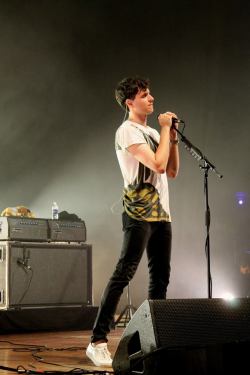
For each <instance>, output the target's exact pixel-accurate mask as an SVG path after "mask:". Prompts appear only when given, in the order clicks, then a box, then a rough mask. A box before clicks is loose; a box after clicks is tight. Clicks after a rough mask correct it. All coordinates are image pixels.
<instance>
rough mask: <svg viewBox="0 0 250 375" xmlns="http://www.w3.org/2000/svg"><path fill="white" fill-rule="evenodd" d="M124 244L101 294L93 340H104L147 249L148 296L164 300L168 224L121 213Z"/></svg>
mask: <svg viewBox="0 0 250 375" xmlns="http://www.w3.org/2000/svg"><path fill="white" fill-rule="evenodd" d="M122 222H123V231H124V238H123V245H122V251H121V255H120V259H119V261H118V263H117V265H116V268H115V271H114V273H113V275H112V277H111V278H110V280H109V283H108V285H107V286H106V289H105V290H104V293H103V295H102V299H101V304H100V307H99V310H98V314H97V318H96V321H95V324H94V327H93V336H92V337H91V341H92V342H96V341H98V340H105V341H108V340H107V334H108V333H109V332H110V326H111V324H112V322H113V319H114V315H115V312H116V308H117V305H118V303H119V300H120V297H121V295H122V292H123V289H124V288H125V287H126V286H127V285H128V283H129V281H130V280H131V279H132V278H133V276H134V274H135V272H136V270H137V267H138V265H139V263H140V260H141V258H142V255H143V252H144V250H145V249H146V250H147V258H148V269H149V290H148V298H149V299H165V298H166V292H167V286H168V284H169V277H170V258H171V240H172V230H171V223H169V222H166V221H160V222H146V221H139V220H135V219H132V218H131V217H130V216H128V215H127V214H126V213H125V212H124V213H123V214H122Z"/></svg>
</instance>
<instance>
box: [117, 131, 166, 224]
mask: <svg viewBox="0 0 250 375" xmlns="http://www.w3.org/2000/svg"><path fill="white" fill-rule="evenodd" d="M137 129H138V130H139V131H140V132H141V133H142V135H143V137H144V140H145V141H146V143H147V144H148V145H149V146H150V148H151V150H152V151H153V152H156V150H157V147H158V142H156V140H154V139H153V137H151V136H150V135H149V134H146V133H145V132H144V131H142V130H141V129H139V128H137ZM116 150H117V151H118V150H123V147H122V146H121V145H119V144H118V143H116ZM138 163H139V167H138V173H137V175H136V176H135V178H134V180H132V181H131V183H129V184H127V185H125V187H124V197H123V204H124V209H125V211H126V212H127V214H128V215H129V216H130V217H132V218H134V219H137V220H145V221H151V222H152V221H161V220H166V221H170V215H169V214H168V213H167V212H166V211H165V210H164V208H163V206H162V204H161V200H160V193H159V191H158V190H157V188H156V184H157V181H158V180H159V178H160V177H159V176H160V175H157V173H155V172H154V171H152V170H151V169H149V168H147V167H146V166H144V165H143V164H142V163H140V162H138Z"/></svg>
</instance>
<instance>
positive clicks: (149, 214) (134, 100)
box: [86, 77, 179, 366]
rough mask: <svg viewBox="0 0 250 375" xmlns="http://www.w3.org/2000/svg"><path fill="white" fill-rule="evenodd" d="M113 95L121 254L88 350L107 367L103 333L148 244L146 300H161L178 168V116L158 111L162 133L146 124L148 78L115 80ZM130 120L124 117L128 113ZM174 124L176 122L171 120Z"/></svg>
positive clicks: (150, 104) (150, 106)
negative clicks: (119, 118)
mask: <svg viewBox="0 0 250 375" xmlns="http://www.w3.org/2000/svg"><path fill="white" fill-rule="evenodd" d="M115 96H116V100H117V102H118V103H119V105H120V106H121V107H122V108H123V109H124V111H125V117H124V122H123V123H122V124H121V125H120V126H119V128H118V129H117V131H116V137H115V147H116V153H117V158H118V162H119V165H120V169H121V173H122V176H123V179H124V191H123V206H124V212H123V214H122V225H123V232H124V237H123V245H122V249H121V255H120V258H119V260H118V262H117V265H116V267H115V270H114V273H113V275H112V276H111V278H110V280H109V283H108V285H107V286H106V289H105V290H104V293H103V296H102V300H101V304H100V307H99V311H98V314H97V318H96V321H95V324H94V327H93V335H92V337H91V342H90V344H89V345H88V348H87V351H86V354H87V356H88V357H89V358H90V359H91V360H92V361H93V363H94V364H95V365H96V366H111V365H112V358H111V354H110V352H109V351H108V347H107V341H108V340H107V335H108V333H109V332H110V327H111V324H112V322H113V319H114V314H115V311H116V308H117V305H118V302H119V300H120V297H121V295H122V292H123V289H124V288H125V287H126V286H127V285H128V283H129V281H130V280H131V279H132V278H133V276H134V274H135V272H136V270H137V267H138V265H139V262H140V260H141V258H142V255H143V252H144V250H145V249H146V253H147V258H148V271H149V288H148V298H149V299H165V298H166V292H167V286H168V284H169V278H170V258H171V240H172V230H171V215H170V209H169V192H168V177H170V178H175V177H176V176H177V174H178V171H179V151H178V138H177V132H176V130H175V129H176V128H178V122H177V121H175V122H173V119H176V120H177V116H176V115H175V114H174V113H173V112H165V113H162V114H160V115H159V116H158V123H159V126H160V133H159V132H158V131H157V130H155V129H153V128H152V127H150V126H149V125H148V124H147V120H148V116H149V115H151V114H152V113H153V111H154V98H153V96H152V94H151V92H150V89H149V81H148V80H147V79H143V78H138V77H132V78H125V79H123V80H122V81H121V82H119V83H118V86H117V88H116V91H115ZM127 116H128V119H127V120H126V117H127ZM173 123H174V127H173V126H172V124H173Z"/></svg>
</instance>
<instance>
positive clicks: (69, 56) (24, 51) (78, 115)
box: [0, 0, 250, 305]
mask: <svg viewBox="0 0 250 375" xmlns="http://www.w3.org/2000/svg"><path fill="white" fill-rule="evenodd" d="M249 41H250V35H249V2H248V1H247V0H246V1H244V0H237V1H230V0H227V1H225V0H220V1H214V0H207V1H204V0H199V1H198V0H197V1H195V0H190V1H188V0H165V1H157V0H155V1H153V2H152V1H146V0H145V1H137V0H134V1H129V0H128V1H125V2H118V1H108V0H103V1H101V0H100V1H95V0H68V1H66V0H60V1H59V0H54V1H49V0H44V1H42V0H41V1H35V0H33V1H25V0H23V1H14V0H12V1H8V2H7V1H4V0H2V1H0V51H1V59H0V84H1V86H0V87H1V90H0V130H1V163H0V193H1V195H0V208H1V209H4V208H5V207H9V206H16V205H20V204H22V205H25V206H28V207H29V208H31V209H32V210H33V211H34V213H35V214H36V215H37V217H50V214H51V213H50V212H51V204H52V201H54V200H56V201H57V203H58V204H59V208H60V210H67V211H68V212H70V213H76V214H77V215H79V216H80V217H81V218H82V219H83V220H85V222H86V226H87V240H88V243H91V244H92V245H93V278H94V300H95V303H96V304H99V300H100V294H101V291H102V288H103V285H104V284H105V283H106V282H107V280H108V277H109V276H110V273H111V271H112V269H113V266H114V264H115V262H116V259H117V257H118V254H119V251H120V245H121V240H122V232H121V224H120V213H121V211H122V205H121V194H122V178H121V175H120V171H119V168H118V165H117V161H116V155H115V151H114V133H115V130H116V128H117V126H118V125H120V123H121V122H122V119H123V115H124V114H123V112H122V111H121V109H120V108H119V107H118V105H117V104H116V103H115V100H114V88H115V85H116V83H117V81H119V80H120V79H121V78H123V77H124V76H127V75H134V74H139V75H141V76H146V77H149V78H150V80H151V91H152V93H153V95H154V96H155V107H156V110H155V113H159V112H161V111H165V110H171V111H175V112H176V113H177V114H178V115H179V117H180V118H183V119H185V121H186V129H185V134H186V136H187V137H188V138H189V139H190V140H191V141H192V142H193V143H194V144H195V145H197V146H198V147H199V148H200V149H201V150H202V151H203V152H204V154H205V155H206V156H207V157H208V159H209V160H210V161H211V162H213V163H214V164H215V165H216V167H217V169H218V170H219V171H220V172H221V173H222V174H223V175H224V178H223V179H222V180H219V179H218V177H217V176H216V175H215V174H213V173H210V174H209V203H210V208H211V233H210V240H211V245H210V246H211V247H210V249H211V273H212V278H213V295H214V296H222V295H223V293H225V292H232V293H234V294H235V295H241V294H242V293H243V292H242V287H241V279H240V272H239V269H240V259H241V257H242V256H243V257H245V258H247V261H248V252H249V250H250V245H249V120H250V108H249V66H250V59H249ZM149 123H150V125H151V126H153V127H156V128H157V127H158V125H157V121H156V115H155V114H154V115H152V116H151V118H150V122H149ZM182 146H183V145H181V158H182V161H181V170H180V174H179V177H178V179H176V180H174V181H170V194H171V202H170V203H171V211H172V217H173V235H174V240H173V257H172V277H171V285H170V287H169V297H172V298H177V297H184V298H189V297H206V296H207V271H206V258H205V251H204V244H205V222H204V194H203V180H204V177H203V173H202V171H201V170H200V169H199V165H198V162H197V161H196V160H195V159H193V158H192V156H191V155H190V154H188V153H187V151H186V150H185V149H184V147H182ZM237 193H242V194H241V195H242V196H243V198H244V200H245V201H244V204H243V205H241V206H239V205H238V204H237V196H238V195H237ZM249 256H250V255H249ZM145 280H147V270H146V260H145V259H143V261H142V263H141V265H140V268H139V270H138V273H137V275H136V277H135V279H134V280H133V282H132V284H131V291H132V300H133V303H134V304H135V305H139V304H140V303H141V302H142V301H143V300H144V299H145V298H146V295H147V294H146V290H147V282H145ZM124 297H126V296H124ZM122 303H125V300H124V298H123V301H122Z"/></svg>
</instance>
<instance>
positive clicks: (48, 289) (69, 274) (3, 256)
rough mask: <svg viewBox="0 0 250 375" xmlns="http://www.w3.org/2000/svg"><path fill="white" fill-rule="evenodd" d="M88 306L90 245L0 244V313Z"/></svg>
mask: <svg viewBox="0 0 250 375" xmlns="http://www.w3.org/2000/svg"><path fill="white" fill-rule="evenodd" d="M91 304H92V246H91V245H88V244H57V243H32V242H14V241H13V242H12V241H5V242H4V241H1V243H0V309H2V310H8V309H20V308H27V307H44V306H48V307H49V306H51V307H52V306H54V307H56V306H86V305H91Z"/></svg>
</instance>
